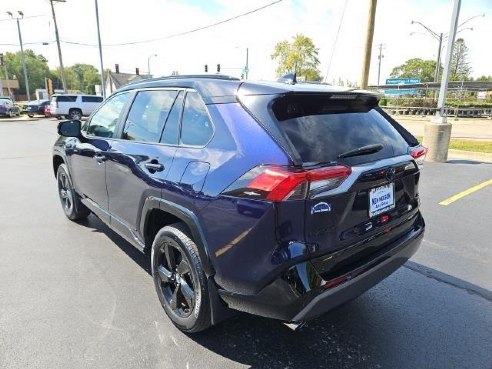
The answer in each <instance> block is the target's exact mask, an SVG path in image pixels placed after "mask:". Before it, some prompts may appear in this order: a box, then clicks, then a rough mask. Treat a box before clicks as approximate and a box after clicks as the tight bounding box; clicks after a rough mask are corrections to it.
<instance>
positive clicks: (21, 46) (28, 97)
mask: <svg viewBox="0 0 492 369" xmlns="http://www.w3.org/2000/svg"><path fill="white" fill-rule="evenodd" d="M17 13H19V15H20V16H21V18H24V13H23V12H21V11H20V10H19V11H18V12H17ZM7 14H8V15H10V17H11V18H12V19H13V18H14V15H13V14H12V12H7ZM15 20H16V21H17V32H18V33H19V43H20V48H21V63H22V69H23V71H24V82H25V84H26V93H27V100H28V101H29V100H31V94H30V93H29V79H28V78H27V67H26V59H25V58H24V44H23V43H22V33H21V28H20V22H19V17H16V18H15Z"/></svg>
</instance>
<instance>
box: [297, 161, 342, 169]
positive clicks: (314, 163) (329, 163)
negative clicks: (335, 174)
mask: <svg viewBox="0 0 492 369" xmlns="http://www.w3.org/2000/svg"><path fill="white" fill-rule="evenodd" d="M337 164H338V163H337V162H336V161H308V162H306V163H303V164H302V166H303V167H304V168H306V167H319V166H323V167H325V166H334V165H337Z"/></svg>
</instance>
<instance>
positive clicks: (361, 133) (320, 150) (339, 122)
mask: <svg viewBox="0 0 492 369" xmlns="http://www.w3.org/2000/svg"><path fill="white" fill-rule="evenodd" d="M331 96H332V95H287V96H284V97H281V98H279V99H277V100H276V101H275V102H274V103H273V106H272V110H273V113H274V115H275V118H276V120H277V122H278V126H279V128H280V130H281V131H282V132H283V134H284V135H285V136H286V138H287V139H288V141H289V142H290V143H291V145H292V146H293V148H294V149H295V150H296V151H297V152H298V153H299V155H300V157H301V159H302V161H303V162H304V163H317V162H333V161H338V162H340V161H342V162H345V163H347V164H349V165H356V164H360V163H365V162H370V161H375V160H380V159H384V158H389V157H393V156H397V155H403V154H406V153H407V149H408V144H407V142H406V141H405V140H404V139H403V137H402V136H401V135H400V134H399V133H398V131H397V130H396V129H395V128H394V127H393V126H392V125H391V124H390V122H388V121H387V120H386V119H385V118H384V117H383V116H382V115H381V114H380V113H379V112H378V111H377V110H376V109H375V108H376V106H374V105H375V104H374V102H368V101H366V100H364V99H363V98H362V99H361V98H358V97H357V96H356V95H352V96H347V98H345V99H344V98H341V97H340V98H331ZM374 144H382V145H383V149H382V150H380V151H378V152H376V153H373V154H366V155H362V156H354V157H350V158H345V159H339V158H338V155H340V154H342V153H346V152H348V151H350V150H354V149H357V148H361V147H363V146H367V145H374Z"/></svg>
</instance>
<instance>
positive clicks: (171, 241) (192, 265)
mask: <svg viewBox="0 0 492 369" xmlns="http://www.w3.org/2000/svg"><path fill="white" fill-rule="evenodd" d="M185 229H186V227H185V225H184V223H176V224H172V225H170V226H166V227H164V228H162V229H161V230H160V231H159V232H158V233H157V235H156V236H155V239H154V242H153V244H152V253H151V263H152V277H153V279H154V285H155V289H156V292H157V296H158V297H159V301H160V302H161V305H162V307H163V308H164V311H165V312H166V314H167V316H168V317H169V318H170V319H171V321H172V322H173V324H174V325H175V326H176V327H177V328H178V329H180V330H181V331H183V332H186V333H196V332H200V331H203V330H205V329H207V328H208V327H210V326H211V325H212V322H211V308H210V305H211V304H210V297H209V291H208V287H207V279H206V276H205V273H204V272H203V268H202V263H201V261H200V257H199V254H198V249H197V246H196V244H195V242H193V240H192V239H191V238H190V237H188V235H187V234H186V232H185Z"/></svg>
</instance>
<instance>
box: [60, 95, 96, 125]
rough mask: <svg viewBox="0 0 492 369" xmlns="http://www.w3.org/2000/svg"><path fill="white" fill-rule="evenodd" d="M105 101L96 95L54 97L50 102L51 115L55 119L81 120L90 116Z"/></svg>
mask: <svg viewBox="0 0 492 369" xmlns="http://www.w3.org/2000/svg"><path fill="white" fill-rule="evenodd" d="M102 101H103V97H102V96H96V95H65V94H63V95H61V94H60V95H58V94H56V95H53V96H51V102H50V114H51V115H52V116H54V117H57V118H60V117H65V118H69V119H72V120H75V119H77V120H80V119H81V118H82V117H83V116H88V115H90V114H91V113H92V112H93V111H94V110H96V109H97V107H98V106H99V105H100V104H101V102H102Z"/></svg>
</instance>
